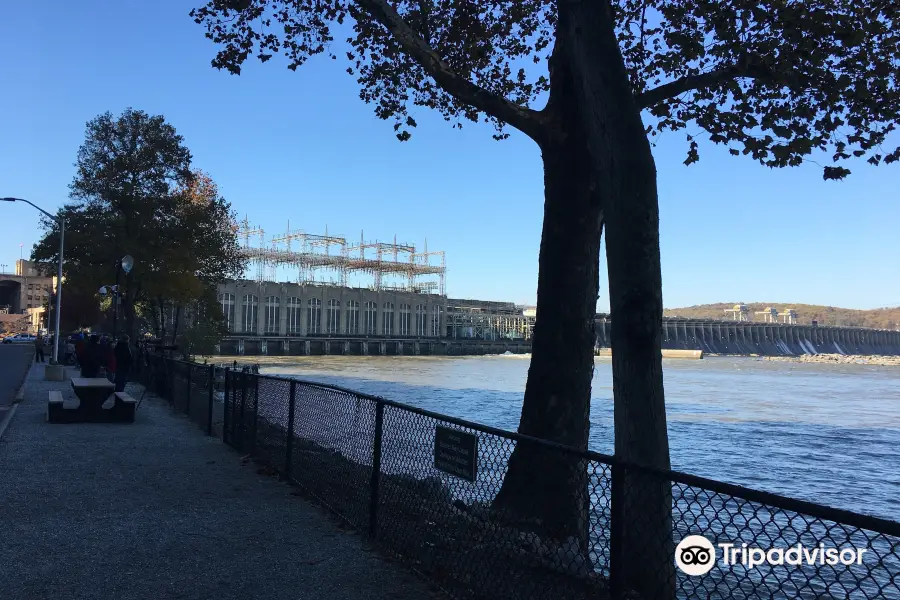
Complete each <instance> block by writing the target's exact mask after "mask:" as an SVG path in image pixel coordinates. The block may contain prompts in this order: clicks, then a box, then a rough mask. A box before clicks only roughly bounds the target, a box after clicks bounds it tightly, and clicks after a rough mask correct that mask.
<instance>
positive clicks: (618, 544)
mask: <svg viewBox="0 0 900 600" xmlns="http://www.w3.org/2000/svg"><path fill="white" fill-rule="evenodd" d="M610 477H611V478H612V483H611V485H610V504H611V506H610V527H609V592H610V593H609V597H610V598H611V599H612V600H619V599H620V598H623V597H624V596H623V593H624V590H623V589H622V587H623V579H622V573H623V568H624V565H623V564H622V562H623V551H624V548H622V544H623V542H624V539H623V536H624V533H625V523H624V519H625V480H624V477H625V467H623V466H622V465H621V464H619V463H618V462H617V461H614V462H613V463H612V465H610Z"/></svg>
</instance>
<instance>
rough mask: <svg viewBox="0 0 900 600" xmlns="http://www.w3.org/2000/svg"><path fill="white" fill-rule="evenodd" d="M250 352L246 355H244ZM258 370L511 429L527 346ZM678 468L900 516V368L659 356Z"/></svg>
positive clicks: (595, 443) (601, 390) (607, 443)
mask: <svg viewBox="0 0 900 600" xmlns="http://www.w3.org/2000/svg"><path fill="white" fill-rule="evenodd" d="M247 358H249V357H247ZM259 362H260V363H261V372H262V373H264V374H277V375H284V376H295V377H300V378H303V379H307V380H313V381H320V382H324V383H331V384H335V385H341V386H344V387H348V388H351V389H356V390H360V391H363V392H367V393H370V394H376V395H379V396H383V397H385V398H390V399H392V400H397V401H399V402H405V403H408V404H411V405H414V406H419V407H422V408H425V409H429V410H433V411H436V412H440V413H444V414H448V415H453V416H457V417H461V418H464V419H469V420H472V421H477V422H480V423H484V424H487V425H493V426H496V427H501V428H504V429H509V430H515V429H516V427H517V425H518V419H519V411H520V409H521V402H522V393H523V391H524V389H525V381H526V377H527V375H528V364H529V360H528V358H527V357H522V356H487V357H362V356H319V357H292V358H290V359H285V358H281V359H274V358H273V359H267V358H263V357H260V360H259ZM663 362H664V372H665V388H666V404H667V415H668V427H669V444H670V449H671V456H672V467H673V468H674V469H677V470H679V471H685V472H688V473H693V474H696V475H701V476H704V477H709V478H712V479H718V480H721V481H726V482H729V483H735V484H739V485H744V486H748V487H752V488H756V489H761V490H766V491H769V492H775V493H779V494H784V495H787V496H791V497H795V498H801V499H804V500H809V501H813V502H818V503H822V504H826V505H829V506H833V507H836V508H843V509H847V510H853V511H857V512H862V513H865V514H870V515H874V516H879V517H885V518H890V519H895V520H900V369H898V368H896V367H884V366H871V365H830V364H804V363H789V362H771V361H764V360H759V359H755V358H749V357H748V358H744V357H711V358H705V359H703V360H677V359H673V360H664V361H663ZM612 427H613V402H612V370H611V367H610V362H609V359H601V358H598V359H597V361H596V366H595V371H594V378H593V385H592V394H591V438H590V446H591V448H592V449H593V450H597V451H599V452H605V453H611V452H612V447H613V428H612Z"/></svg>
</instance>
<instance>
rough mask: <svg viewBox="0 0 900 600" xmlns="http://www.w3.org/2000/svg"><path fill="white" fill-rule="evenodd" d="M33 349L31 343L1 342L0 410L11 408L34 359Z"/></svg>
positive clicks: (0, 418) (0, 417) (0, 419)
mask: <svg viewBox="0 0 900 600" xmlns="http://www.w3.org/2000/svg"><path fill="white" fill-rule="evenodd" d="M33 350H34V349H33V347H32V345H31V344H0V410H5V409H7V408H9V406H10V405H11V404H12V403H13V398H14V397H15V395H16V390H18V389H19V386H20V385H21V384H22V380H24V379H25V374H26V373H27V372H28V367H29V365H30V364H31V361H32V360H34V358H33V356H34V354H33ZM2 417H3V415H0V421H2V420H3V418H2Z"/></svg>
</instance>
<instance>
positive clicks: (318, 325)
mask: <svg viewBox="0 0 900 600" xmlns="http://www.w3.org/2000/svg"><path fill="white" fill-rule="evenodd" d="M308 304H309V308H308V309H307V312H306V333H307V334H309V335H313V334H316V333H319V332H320V331H321V330H322V301H321V300H319V299H318V298H310V299H309V303H308Z"/></svg>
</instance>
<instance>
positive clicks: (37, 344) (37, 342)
mask: <svg viewBox="0 0 900 600" xmlns="http://www.w3.org/2000/svg"><path fill="white" fill-rule="evenodd" d="M34 362H44V336H42V335H40V334H38V336H37V337H36V338H34Z"/></svg>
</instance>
